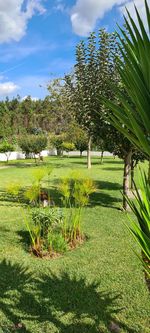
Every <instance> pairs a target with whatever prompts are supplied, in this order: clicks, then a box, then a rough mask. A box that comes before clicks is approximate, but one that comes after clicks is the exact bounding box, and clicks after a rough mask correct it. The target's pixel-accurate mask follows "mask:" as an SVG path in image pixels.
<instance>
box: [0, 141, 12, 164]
mask: <svg viewBox="0 0 150 333" xmlns="http://www.w3.org/2000/svg"><path fill="white" fill-rule="evenodd" d="M14 149H15V148H14V146H13V145H12V144H11V143H9V142H8V141H6V140H4V141H3V142H2V143H0V153H4V154H5V155H6V158H7V163H8V161H9V157H10V155H11V152H13V151H14Z"/></svg>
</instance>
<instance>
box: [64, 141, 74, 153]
mask: <svg viewBox="0 0 150 333" xmlns="http://www.w3.org/2000/svg"><path fill="white" fill-rule="evenodd" d="M61 147H62V149H63V150H65V151H66V152H67V153H69V152H70V151H73V150H75V145H74V143H71V142H63V143H62V145H61Z"/></svg>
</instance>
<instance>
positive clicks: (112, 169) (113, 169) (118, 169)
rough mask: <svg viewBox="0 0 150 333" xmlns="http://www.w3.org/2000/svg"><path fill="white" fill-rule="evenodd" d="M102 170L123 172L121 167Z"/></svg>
mask: <svg viewBox="0 0 150 333" xmlns="http://www.w3.org/2000/svg"><path fill="white" fill-rule="evenodd" d="M103 170H105V171H123V166H122V168H116V167H114V168H110V167H108V168H103Z"/></svg>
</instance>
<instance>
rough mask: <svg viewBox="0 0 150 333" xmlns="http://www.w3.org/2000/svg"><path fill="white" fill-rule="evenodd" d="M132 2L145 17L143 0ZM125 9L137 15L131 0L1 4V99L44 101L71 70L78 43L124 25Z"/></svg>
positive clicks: (7, 0)
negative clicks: (57, 80)
mask: <svg viewBox="0 0 150 333" xmlns="http://www.w3.org/2000/svg"><path fill="white" fill-rule="evenodd" d="M134 2H135V3H136V5H137V6H138V8H139V10H140V12H141V14H142V15H143V17H144V0H135V1H134ZM148 2H150V0H149V1H148ZM125 5H126V6H127V7H128V8H129V10H130V12H131V13H132V15H133V16H134V15H135V14H134V9H133V1H132V0H25V1H23V0H5V1H3V2H2V3H1V1H0V98H5V97H6V96H9V97H10V98H12V97H13V96H16V95H17V94H19V95H20V96H21V98H23V97H24V96H27V95H31V96H32V97H33V98H43V97H44V96H46V95H47V94H48V92H47V90H46V85H47V83H48V81H50V80H51V79H52V78H54V77H59V76H62V75H64V73H67V72H69V71H70V70H71V68H73V65H74V62H75V46H76V44H77V43H78V42H79V41H80V40H81V39H82V38H86V37H87V36H88V34H89V32H90V31H93V30H95V31H96V30H97V29H99V28H100V27H105V28H106V29H107V30H108V31H113V30H114V29H115V28H116V21H117V22H119V23H120V24H122V22H123V20H122V13H123V12H124V7H125Z"/></svg>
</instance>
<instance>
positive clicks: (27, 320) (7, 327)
mask: <svg viewBox="0 0 150 333" xmlns="http://www.w3.org/2000/svg"><path fill="white" fill-rule="evenodd" d="M27 162H29V163H30V162H31V161H25V162H21V161H18V162H17V163H13V162H10V163H9V167H8V168H1V169H0V191H1V196H0V333H8V332H27V333H58V332H59V333H97V332H99V333H107V332H129V333H136V332H139V333H148V332H150V297H149V296H150V295H149V292H148V290H147V287H146V284H145V279H144V273H143V269H142V267H141V264H140V261H139V260H138V258H137V256H136V255H135V253H134V252H133V249H134V251H138V252H139V253H140V250H139V248H138V246H137V244H136V243H135V241H134V240H133V238H132V236H131V235H130V233H129V231H128V229H127V228H126V226H125V223H129V222H128V218H127V214H125V213H124V212H122V211H121V210H119V208H120V207H121V202H122V197H121V189H122V175H123V163H122V161H121V160H119V159H117V158H116V159H113V158H110V157H107V158H105V159H104V164H103V165H100V164H99V159H98V158H94V159H93V167H92V169H91V171H88V170H87V169H86V159H85V158H67V157H66V158H57V157H50V158H48V159H46V162H47V164H48V165H49V166H52V168H53V171H52V175H51V195H52V197H53V199H54V200H56V203H57V191H56V189H55V180H56V179H60V177H63V176H66V175H68V174H69V172H70V171H72V170H76V169H77V170H81V172H82V173H84V174H86V175H89V176H90V177H92V178H93V179H94V180H95V183H96V187H97V190H96V193H94V194H93V195H92V196H91V198H90V204H89V206H88V207H87V208H85V210H84V216H83V229H84V232H85V233H86V234H87V236H88V240H87V241H86V242H85V243H84V244H83V245H82V246H80V247H78V248H77V249H75V250H72V251H68V252H67V253H66V254H65V255H64V256H61V257H59V258H57V259H53V260H42V259H37V258H35V257H33V256H32V255H31V254H29V252H28V235H27V231H26V227H25V224H24V221H23V217H22V213H21V210H20V207H19V206H18V204H17V203H13V202H10V201H7V202H5V201H4V198H5V189H6V186H7V184H9V183H10V182H12V181H13V182H14V181H17V182H19V183H20V184H22V185H23V186H25V185H29V184H31V181H32V171H33V170H34V168H35V166H34V163H33V164H32V165H30V164H26V163H27ZM2 166H3V164H0V167H2ZM136 177H137V178H138V176H137V175H136Z"/></svg>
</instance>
